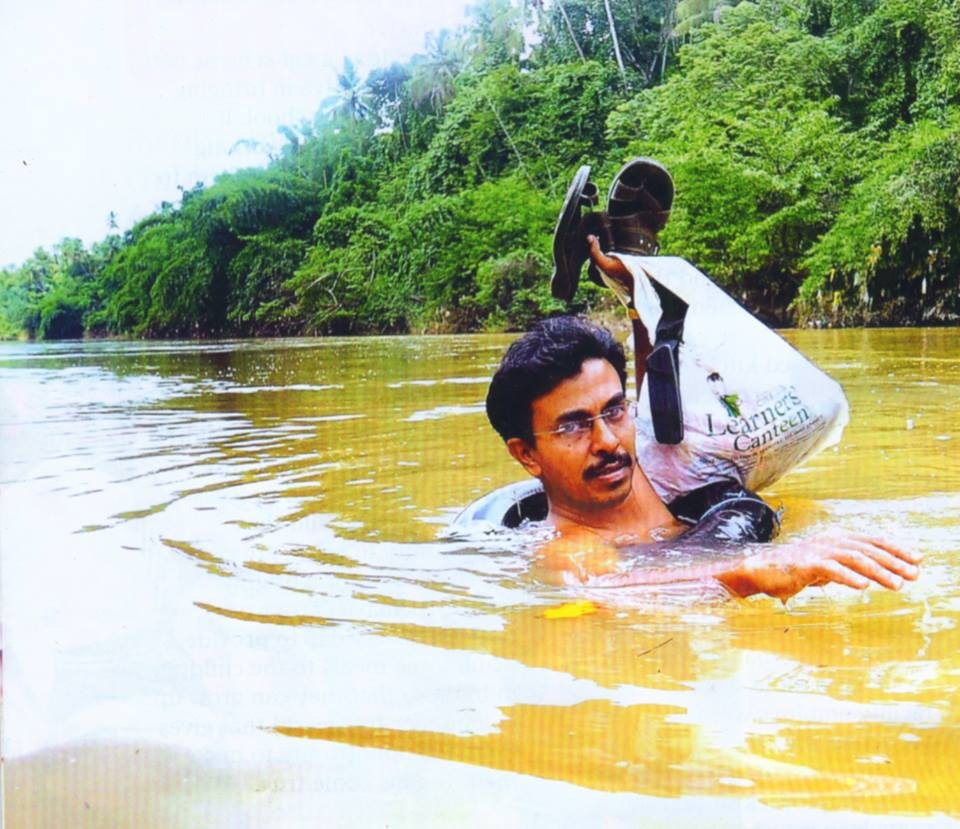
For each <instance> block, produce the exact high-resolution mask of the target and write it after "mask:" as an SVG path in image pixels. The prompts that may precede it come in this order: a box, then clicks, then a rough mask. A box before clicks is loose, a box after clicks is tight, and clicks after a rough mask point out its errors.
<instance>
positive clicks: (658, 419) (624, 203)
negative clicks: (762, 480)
mask: <svg viewBox="0 0 960 829" xmlns="http://www.w3.org/2000/svg"><path fill="white" fill-rule="evenodd" d="M596 203H597V186H596V184H594V183H593V182H592V181H590V168H589V167H588V166H586V165H584V166H583V167H581V168H580V169H579V170H577V174H576V175H575V176H574V177H573V183H572V184H571V185H570V189H568V190H567V195H566V198H565V199H564V202H563V208H562V209H561V211H560V218H559V219H557V227H556V229H555V230H554V235H553V260H554V265H555V267H554V271H553V276H552V277H551V280H550V290H551V292H552V293H553V295H554V296H555V297H556V298H557V299H562V300H564V301H566V302H569V301H570V300H571V299H573V295H574V294H575V293H576V290H577V284H578V283H579V281H580V272H581V271H582V270H583V265H584V263H585V262H586V261H587V259H589V258H590V246H589V245H588V243H587V236H591V235H592V236H596V237H597V238H598V239H599V240H600V247H601V248H602V249H603V250H604V251H612V252H617V253H629V254H639V255H641V256H655V255H656V254H657V252H658V251H659V249H660V246H659V244H658V242H657V235H658V234H659V233H660V231H661V230H663V228H664V226H665V225H666V224H667V219H668V218H670V208H671V207H672V206H673V179H672V178H671V177H670V173H668V172H667V169H666V168H665V167H664V166H663V165H662V164H660V163H659V162H657V161H654V160H653V159H652V158H634V159H632V160H631V161H628V162H627V163H626V164H624V166H623V167H621V168H620V172H618V173H617V175H616V176H614V179H613V183H612V184H611V185H610V192H609V194H608V196H607V209H606V211H603V212H599V211H593V210H590V211H589V212H584V210H583V209H584V208H591V207H594V206H595V205H596ZM588 273H589V275H590V279H592V280H593V281H594V282H596V283H597V284H598V285H605V284H607V283H605V282H604V280H603V279H602V278H601V276H600V274H599V273H598V272H597V270H596V266H595V265H594V264H593V263H592V262H591V263H590V268H589V271H588ZM608 276H610V274H608ZM611 279H613V281H614V282H615V283H621V280H620V279H619V278H617V277H613V276H611ZM629 281H630V284H618V288H616V289H615V290H617V292H618V294H619V293H622V296H621V299H623V300H624V302H625V304H626V305H627V313H628V315H629V317H630V320H631V323H632V325H633V333H634V342H635V343H636V349H637V350H636V351H635V352H634V357H635V361H636V371H637V392H638V394H639V391H640V380H641V378H642V377H644V376H646V379H647V388H648V393H649V396H650V413H651V417H652V420H653V431H654V436H655V437H656V439H657V442H658V443H664V444H669V445H675V444H678V443H680V442H681V441H682V440H683V433H684V429H683V402H682V400H681V398H680V344H681V343H682V341H683V326H684V322H685V318H686V313H687V304H686V303H685V302H684V301H683V300H682V299H680V297H678V296H677V295H676V294H674V293H673V292H671V291H670V290H668V289H667V288H666V286H664V285H661V284H660V283H659V282H657V281H656V280H653V279H651V280H650V284H651V285H652V286H653V288H654V290H655V291H656V292H657V295H658V298H659V300H660V307H661V314H660V318H659V320H658V322H657V329H656V332H655V334H656V339H655V341H654V343H653V345H652V347H651V349H650V350H649V351H647V350H644V351H642V352H641V344H642V343H643V342H644V341H647V339H648V335H647V331H646V329H645V328H644V327H643V325H642V323H641V322H640V317H639V315H638V314H637V311H636V309H635V308H634V307H633V284H632V279H630V280H629ZM612 284H613V283H611V286H612Z"/></svg>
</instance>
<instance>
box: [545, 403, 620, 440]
mask: <svg viewBox="0 0 960 829" xmlns="http://www.w3.org/2000/svg"><path fill="white" fill-rule="evenodd" d="M628 416H629V417H630V419H631V420H632V419H633V418H635V417H636V416H637V404H636V403H635V402H633V401H632V400H629V401H628V400H622V401H620V402H619V403H615V404H613V405H612V406H607V408H605V409H604V410H603V411H602V412H600V414H598V415H595V416H593V417H578V418H577V419H576V420H568V421H566V422H565V423H561V424H560V425H559V426H558V427H557V428H556V429H547V430H546V431H543V432H534V433H533V434H535V435H556V436H557V437H558V438H560V439H561V440H563V441H565V442H566V443H576V442H577V441H580V440H582V439H583V438H585V437H586V436H587V435H589V434H590V433H591V432H593V422H594V421H595V420H602V421H603V422H604V423H606V424H607V425H608V426H621V425H623V423H624V422H625V421H626V419H627V417H628Z"/></svg>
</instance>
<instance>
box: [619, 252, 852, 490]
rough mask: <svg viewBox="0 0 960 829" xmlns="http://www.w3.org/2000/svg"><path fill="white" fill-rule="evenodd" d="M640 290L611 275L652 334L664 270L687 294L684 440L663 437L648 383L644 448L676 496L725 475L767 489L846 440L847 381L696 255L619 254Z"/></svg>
mask: <svg viewBox="0 0 960 829" xmlns="http://www.w3.org/2000/svg"><path fill="white" fill-rule="evenodd" d="M616 255H617V256H618V257H619V258H620V259H621V260H622V261H623V263H624V264H625V265H626V266H627V268H628V269H629V270H630V272H631V273H632V274H633V277H634V295H633V297H632V298H631V297H629V296H627V294H626V291H625V289H623V288H622V287H620V286H618V285H616V284H614V283H613V282H612V281H611V280H608V279H607V278H606V277H604V280H605V281H607V283H608V284H609V285H610V287H611V288H613V290H614V291H615V292H616V293H617V295H618V297H619V298H620V299H621V301H622V302H623V303H624V304H625V305H627V307H628V309H629V306H630V305H631V302H630V300H631V299H632V305H633V306H634V308H635V309H636V312H637V313H638V314H639V317H640V319H641V321H642V322H643V324H644V326H645V327H646V329H647V332H648V334H649V336H650V338H651V344H652V342H653V340H654V338H655V335H656V330H657V322H658V321H659V319H660V314H661V307H660V299H659V297H658V296H657V293H656V291H655V290H654V288H653V286H652V285H651V283H650V280H651V279H655V280H656V281H657V282H659V283H660V284H661V285H662V286H664V287H666V288H667V289H668V290H670V291H672V292H673V293H674V294H676V295H677V296H678V297H679V298H680V299H682V300H683V301H684V302H686V303H687V305H688V306H689V308H688V309H687V313H686V318H685V322H684V328H683V339H682V342H681V345H680V348H679V378H680V394H681V399H682V408H683V426H684V436H683V440H682V441H681V442H680V443H679V444H676V445H666V444H661V443H658V442H657V440H656V437H655V436H654V431H653V422H652V420H651V417H650V402H649V401H650V398H649V393H648V389H647V384H646V382H644V385H643V389H642V391H641V394H640V406H639V415H638V419H637V453H638V460H639V462H640V465H641V467H642V468H643V470H644V472H645V473H646V475H647V477H648V478H649V479H650V482H651V484H652V485H653V487H654V489H655V490H656V491H657V493H658V494H659V495H660V496H661V497H662V498H664V499H665V500H667V501H670V500H672V499H673V498H675V497H677V496H679V495H682V494H684V493H687V492H690V491H692V490H694V489H697V488H698V487H701V486H704V485H705V484H708V483H711V482H713V481H716V480H719V479H722V478H734V479H735V480H739V481H740V482H741V483H742V484H743V486H745V487H746V488H747V489H750V490H753V491H757V490H760V489H763V488H764V487H766V486H769V485H770V484H772V483H773V482H774V481H776V480H778V479H779V478H781V477H783V475H785V474H786V473H787V472H789V471H790V470H791V469H792V468H794V467H795V466H797V465H798V464H800V463H802V462H803V461H805V460H807V459H808V458H810V457H811V456H812V455H814V454H816V453H817V452H819V451H820V450H822V449H824V448H826V447H828V446H832V445H833V444H835V443H837V442H838V441H839V440H840V436H841V434H842V433H843V429H844V427H845V426H846V425H847V422H848V420H849V409H848V406H847V400H846V397H845V396H844V394H843V389H842V388H841V387H840V385H839V384H838V383H837V382H836V381H834V380H832V379H831V378H830V377H828V376H827V375H826V374H824V373H823V372H822V371H821V370H820V369H818V368H817V367H816V366H814V365H813V364H812V363H811V362H810V361H809V360H807V359H806V358H805V357H804V356H803V355H802V354H801V353H800V352H799V351H797V350H796V349H795V348H794V347H793V346H791V345H790V344H789V343H787V342H786V341H785V340H784V339H782V338H781V337H780V336H778V335H777V334H776V333H774V332H773V331H771V330H770V329H769V328H767V326H766V325H764V324H763V323H762V322H760V321H759V320H758V319H756V318H755V317H754V316H753V315H751V314H750V313H749V312H748V311H746V310H745V309H744V308H742V307H741V306H740V305H739V304H738V303H737V302H736V301H734V300H733V299H732V298H731V297H729V296H728V295H727V294H726V293H725V292H724V291H723V290H722V289H720V288H719V287H717V286H716V285H714V284H713V282H711V281H710V279H709V278H707V277H706V276H705V275H704V274H703V273H701V272H700V271H698V270H697V269H696V268H695V267H694V266H693V265H691V264H690V263H689V262H687V261H685V260H683V259H680V258H678V257H674V256H626V255H621V254H616Z"/></svg>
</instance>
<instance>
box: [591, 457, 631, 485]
mask: <svg viewBox="0 0 960 829" xmlns="http://www.w3.org/2000/svg"><path fill="white" fill-rule="evenodd" d="M631 466H633V458H631V457H630V455H628V454H627V453H626V452H610V453H606V454H605V455H604V456H603V457H602V458H601V459H600V461H599V462H598V463H595V464H594V465H593V466H588V467H587V468H586V469H585V470H584V471H583V480H585V481H592V480H593V479H594V478H599V477H600V476H601V475H605V474H606V473H608V472H613V471H614V470H615V469H625V468H627V467H631Z"/></svg>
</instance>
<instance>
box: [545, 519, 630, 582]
mask: <svg viewBox="0 0 960 829" xmlns="http://www.w3.org/2000/svg"><path fill="white" fill-rule="evenodd" d="M536 561H537V567H538V569H539V570H540V571H541V575H543V576H544V577H545V578H547V579H548V580H550V581H570V580H571V577H572V578H574V579H576V581H579V582H586V581H589V580H590V579H592V578H595V577H596V576H600V575H604V574H607V573H613V572H615V571H616V570H617V567H618V564H619V562H620V555H619V552H618V550H617V547H616V546H615V545H614V544H613V543H612V542H610V541H607V540H606V539H604V538H602V537H600V536H599V535H597V534H596V533H595V532H592V531H590V530H588V529H586V528H585V527H572V528H567V529H565V530H564V531H562V532H558V534H557V535H556V536H555V537H553V538H551V539H550V540H549V541H547V542H545V543H544V544H543V545H542V546H541V547H540V548H539V549H538V550H537V555H536Z"/></svg>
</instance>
